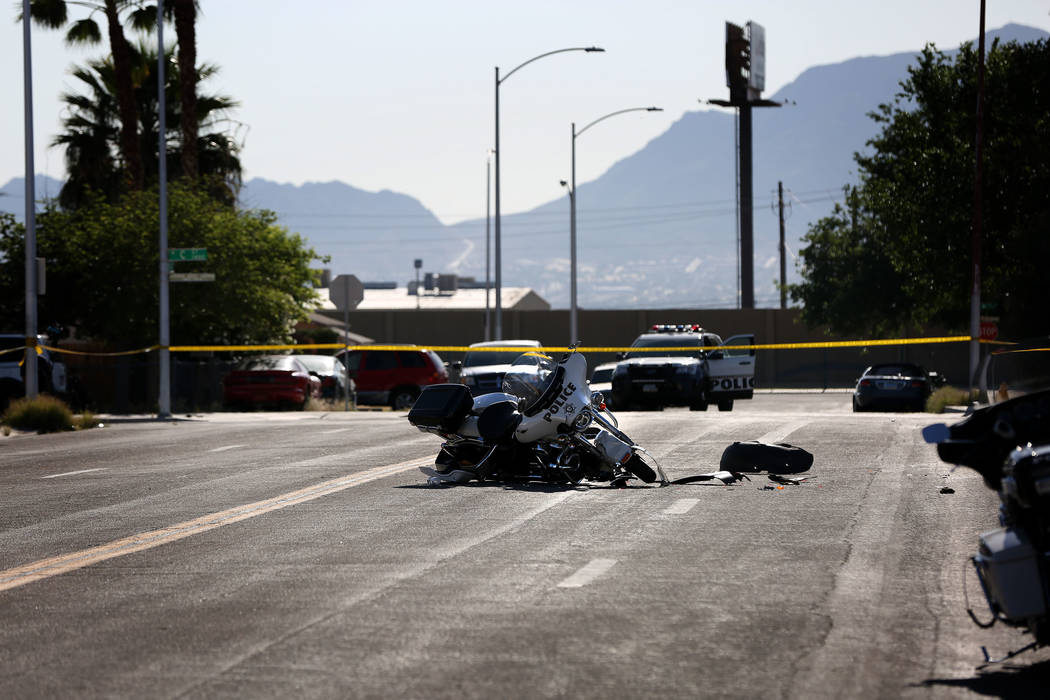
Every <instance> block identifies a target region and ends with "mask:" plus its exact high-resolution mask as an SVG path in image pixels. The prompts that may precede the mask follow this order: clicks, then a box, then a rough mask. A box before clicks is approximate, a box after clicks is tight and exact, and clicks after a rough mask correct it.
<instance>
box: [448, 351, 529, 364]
mask: <svg viewBox="0 0 1050 700" xmlns="http://www.w3.org/2000/svg"><path fill="white" fill-rule="evenodd" d="M523 352H525V348H522V349H521V350H510V351H508V350H496V351H492V352H480V351H478V350H473V351H471V352H468V353H467V355H466V357H464V358H463V366H464V367H484V366H485V365H509V364H513V362H514V360H516V359H518V358H519V357H521V354H522V353H523Z"/></svg>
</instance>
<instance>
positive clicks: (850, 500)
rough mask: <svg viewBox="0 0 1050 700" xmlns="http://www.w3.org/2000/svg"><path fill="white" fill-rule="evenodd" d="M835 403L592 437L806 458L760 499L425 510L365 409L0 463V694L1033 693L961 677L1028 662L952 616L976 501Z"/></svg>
mask: <svg viewBox="0 0 1050 700" xmlns="http://www.w3.org/2000/svg"><path fill="white" fill-rule="evenodd" d="M849 400H850V397H849V395H848V394H828V395H821V394H773V395H770V394H761V395H758V396H756V398H755V400H753V401H751V402H737V407H736V409H735V410H734V411H733V412H732V413H719V412H717V411H709V412H707V413H692V412H689V411H688V410H684V409H674V410H667V411H663V412H649V413H629V414H622V415H621V416H620V418H621V427H622V428H624V429H625V430H626V432H628V433H629V434H630V435H631V436H632V437H633V438H634V439H635V440H636V441H637V442H638V443H640V444H642V445H644V446H645V447H647V448H648V449H649V450H650V451H651V452H652V453H653V454H654V455H655V456H656V457H657V459H659V461H660V462H661V464H662V465H663V466H664V468H665V470H666V471H667V472H668V475H669V476H670V477H671V478H675V477H679V476H686V475H690V474H697V473H702V472H707V471H712V470H714V469H716V468H717V466H718V460H719V457H720V455H721V453H722V451H723V449H725V447H726V446H727V445H729V444H730V443H731V442H733V441H734V440H749V439H762V440H766V441H786V442H790V443H792V444H795V445H798V446H801V447H804V448H805V449H807V450H809V451H810V452H812V453H813V455H814V458H815V459H814V465H813V468H812V469H811V470H810V472H809V475H810V477H811V478H810V480H809V481H806V482H805V483H803V484H801V485H799V486H786V487H784V488H782V489H777V488H775V487H774V488H772V489H769V488H767V487H768V486H772V483H771V482H769V481H767V480H766V479H765V477H764V476H754V477H753V481H751V482H747V481H744V482H741V483H739V484H734V485H731V486H722V485H712V483H710V482H708V483H702V484H690V485H684V486H671V487H666V488H653V487H641V486H639V487H636V488H629V489H622V490H613V489H606V488H592V489H567V488H561V487H546V486H538V485H533V486H506V485H499V484H479V485H470V486H457V487H450V488H428V487H426V486H425V477H424V476H423V475H422V474H421V473H419V471H418V470H417V466H418V465H420V464H429V463H430V461H431V460H432V459H433V456H434V455H435V454H436V452H437V448H438V443H439V441H438V440H437V439H436V438H434V437H432V436H428V435H424V434H422V433H419V432H418V431H416V430H415V429H413V428H411V426H409V425H408V423H407V421H406V420H405V417H404V414H403V413H400V414H399V413H392V412H359V413H349V414H343V413H338V414H324V413H312V412H306V413H298V414H293V413H253V414H214V415H204V416H197V417H193V418H189V419H183V420H177V421H170V422H157V421H142V422H123V423H115V424H110V425H107V426H105V427H104V428H101V429H96V430H91V431H83V432H77V433H66V434H59V435H41V436H37V435H12V436H9V437H6V438H0V620H2V621H3V624H2V625H0V697H10V698H36V697H61V698H68V697H83V698H93V697H134V698H142V697H151V698H153V697H157V698H167V697H179V698H182V697H189V698H198V697H199V698H226V697H230V698H270V697H273V698H277V697H281V698H284V697H290V696H296V697H340V698H342V697H353V698H357V697H362V698H371V697H398V698H401V697H408V698H438V697H456V698H460V697H484V698H496V697H512V698H516V697H572V698H619V697H638V698H642V697H644V698H652V697H668V698H675V697H690V698H692V697H735V698H773V697H776V698H845V697H850V698H889V697H892V698H897V697H903V698H912V697H921V698H926V697H934V698H940V697H950V698H956V697H987V696H1000V697H1022V696H1027V695H1028V693H1030V692H1031V693H1036V692H1045V689H1046V687H1048V684H1050V653H1046V652H1042V651H1041V652H1037V653H1034V654H1033V653H1030V654H1026V655H1024V656H1021V657H1019V658H1018V659H1017V660H1016V661H1015V662H1013V663H1011V664H1009V665H997V666H992V667H990V668H988V669H986V670H984V671H977V670H975V667H976V665H977V664H978V663H979V662H980V661H981V652H980V647H981V646H982V645H986V646H987V647H988V649H989V651H990V652H992V653H993V654H994V653H999V652H1005V651H1007V650H1009V649H1012V648H1016V647H1018V646H1020V645H1022V644H1023V643H1024V642H1025V641H1026V640H1025V639H1024V638H1023V637H1022V636H1021V635H1020V634H1019V633H1018V632H1016V631H1013V630H1009V629H1006V628H1003V627H1002V626H998V627H995V628H993V629H991V630H980V629H978V628H977V627H976V626H974V625H973V624H972V623H971V622H970V620H969V618H968V617H967V616H966V613H965V608H966V604H965V601H964V576H963V572H964V564H965V562H966V559H967V557H968V556H969V555H970V554H972V553H973V552H974V551H975V548H976V538H977V534H978V533H979V532H981V531H983V530H987V529H992V528H994V527H997V521H996V500H995V495H994V494H992V493H991V492H990V491H987V490H986V489H985V488H984V487H983V486H982V483H981V481H980V478H979V477H978V476H977V475H976V474H974V473H972V472H970V471H968V470H959V471H956V472H953V473H949V471H950V470H949V468H948V467H947V465H944V464H942V463H941V462H939V461H938V460H937V457H936V454H935V451H934V450H933V448H932V447H930V446H928V445H925V444H924V443H923V442H922V440H921V436H920V434H919V430H920V429H921V427H923V426H925V425H927V424H929V423H931V422H935V421H936V418H935V417H932V416H929V415H924V414H859V415H856V414H853V413H851V412H850V406H849ZM957 417H958V416H954V418H957ZM715 483H716V484H717V482H715ZM944 486H949V487H950V488H952V489H954V493H942V492H941V490H942V487H944ZM966 581H967V586H968V588H969V595H970V602H971V604H972V605H973V606H974V607H975V609H977V610H978V611H980V612H985V610H984V608H983V607H981V605H980V604H981V603H982V601H981V600H979V598H980V593H979V591H978V590H977V588H976V585H977V584H976V581H975V580H974V579H973V578H972V576H971V577H970V578H969V579H966Z"/></svg>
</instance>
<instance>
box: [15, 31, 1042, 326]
mask: <svg viewBox="0 0 1050 700" xmlns="http://www.w3.org/2000/svg"><path fill="white" fill-rule="evenodd" d="M988 36H989V39H991V38H995V37H998V38H1000V39H1001V40H1003V41H1010V40H1015V41H1020V42H1027V41H1035V40H1039V39H1045V38H1047V37H1048V36H1050V35H1048V34H1047V33H1046V32H1043V31H1041V30H1038V29H1033V28H1031V27H1024V26H1021V25H1016V24H1010V25H1006V26H1004V27H1002V28H1001V29H999V30H996V31H992V32H989V33H988ZM941 48H942V49H947V48H949V47H941ZM917 55H918V52H911V53H900V54H894V55H890V56H867V57H861V58H854V59H851V60H848V61H844V62H841V63H836V64H830V65H823V66H815V67H812V68H809V69H807V70H806V71H804V72H803V73H801V74H800V75H799V76H798V77H797V78H796V79H795V80H794V81H792V82H791V83H789V84H787V85H785V86H784V87H782V88H781V89H779V90H778V91H777V92H776V93H775V94H773V95H769V96H768V97H769V98H770V99H772V100H774V101H777V102H781V103H783V106H782V107H779V108H763V109H755V110H754V111H753V128H752V134H753V143H754V160H753V170H754V180H753V183H754V185H753V191H754V201H755V211H754V221H755V229H754V232H755V241H754V242H755V257H754V265H755V276H754V277H755V300H756V305H758V306H760V307H761V306H776V305H778V304H779V292H778V291H777V290H776V287H775V282H774V281H775V279H776V278H777V277H778V276H779V253H778V243H779V229H778V221H777V217H776V215H775V210H774V209H773V206H772V205H774V204H775V198H776V189H777V183H778V181H779V182H783V184H784V190H785V200H786V202H785V216H786V218H787V221H786V239H787V247H788V250H789V252H791V254H792V255H793V254H794V251H797V250H798V248H799V241H800V239H801V237H802V236H803V235H804V234H805V233H806V231H807V229H808V227H809V225H810V224H811V223H812V222H814V221H816V220H817V219H819V218H820V217H823V216H826V215H827V214H828V213H829V212H830V211H831V208H832V206H833V204H834V201H835V200H836V199H841V196H842V187H843V186H844V185H846V184H854V183H856V179H857V178H856V173H855V169H854V161H853V154H854V153H855V152H857V151H863V150H864V149H865V143H866V142H867V140H868V139H870V138H871V137H872V136H874V135H875V134H876V133H877V127H876V124H875V123H874V122H873V121H872V120H871V119H870V118H869V117H868V116H867V115H868V113H869V112H871V111H873V110H875V109H876V108H877V107H878V105H879V104H881V103H885V102H889V101H890V100H892V99H893V96H894V94H895V93H896V92H897V90H898V88H899V83H900V81H901V80H903V79H904V78H905V77H906V76H907V68H908V66H909V65H911V64H913V63H914V61H915V58H916V56H917ZM734 163H735V155H734V116H733V114H732V113H731V112H729V111H726V110H721V109H719V110H716V109H701V110H698V111H694V112H688V113H686V114H684V115H683V116H682V117H681V118H680V119H679V120H678V121H676V122H675V123H674V124H672V125H671V126H670V127H669V128H668V129H667V131H665V132H664V133H662V134H660V135H659V136H658V137H656V138H654V139H653V140H652V141H650V142H649V143H648V144H646V146H645V147H644V148H642V149H641V150H639V151H637V152H636V153H633V154H631V155H630V156H627V157H626V158H623V159H622V160H620V161H618V162H617V163H615V164H614V165H613V166H612V167H610V168H609V169H608V170H607V171H606V172H605V173H603V174H602V175H601V176H600V177H598V178H597V179H595V180H593V181H591V182H586V183H578V187H577V202H578V210H577V234H578V235H577V238H578V278H579V279H578V282H579V285H578V301H579V304H580V306H581V307H586V308H632V307H648V308H660V307H664V308H671V307H679V308H683V307H684V308H717V307H733V306H736V304H737V291H736V290H737V272H736V271H737V240H736V239H737V230H736V194H735V184H734V182H735V165H734ZM37 182H38V184H37V193H38V196H43V194H45V193H48V192H49V193H50V194H52V195H54V194H57V192H58V188H59V186H60V184H61V183H58V182H56V181H54V180H45V181H43V182H42V181H41V178H40V177H38V179H37ZM3 192H4V193H6V194H10V195H11V196H10V197H0V210H7V211H14V212H16V214H17V213H18V212H19V211H20V210H21V208H22V206H23V205H22V203H21V197H22V196H23V195H22V192H21V179H16V180H12V181H11V182H10V183H8V185H7V186H5V187H4V188H3ZM241 204H242V205H243V206H247V207H256V208H265V209H271V210H273V211H275V212H277V214H278V217H279V220H280V222H281V223H282V224H283V225H285V226H287V227H288V228H289V229H290V230H292V231H296V232H299V233H301V234H302V235H303V236H304V237H305V238H306V239H307V240H308V242H309V244H310V245H312V246H313V247H314V248H315V249H316V250H317V251H318V252H319V253H321V254H325V255H330V256H331V258H332V260H331V263H330V264H329V266H330V267H331V268H332V270H333V272H335V273H336V274H340V273H353V274H356V275H357V276H358V277H360V278H361V279H363V280H369V281H373V280H374V281H379V280H398V281H400V282H402V283H403V282H405V281H407V280H409V279H414V278H415V269H414V267H413V261H414V260H415V259H417V258H421V259H423V261H424V271H428V272H429V271H432V272H446V273H447V272H454V273H458V274H460V275H468V276H474V277H476V278H477V279H479V280H483V279H484V277H485V221H484V219H480V220H473V221H465V222H461V223H459V224H455V225H452V226H445V225H443V224H442V223H441V222H440V221H439V220H438V219H437V218H436V217H435V216H434V215H433V214H432V213H431V212H430V211H428V210H427V209H426V208H425V207H424V206H423V205H422V204H421V203H420V202H419V201H418V200H416V199H414V198H412V197H410V196H407V195H405V194H398V193H395V192H390V191H382V192H366V191H364V190H360V189H357V188H354V187H351V186H350V185H346V184H343V183H340V182H328V183H306V184H303V185H291V184H279V183H276V182H272V181H269V180H263V179H258V178H256V179H252V180H249V181H248V182H246V183H245V184H244V187H243V189H242V191H241ZM19 218H21V216H20V215H19ZM501 237H502V254H503V283H504V284H505V285H506V286H528V287H532V288H533V289H535V290H536V291H537V292H538V293H539V294H540V295H541V296H542V297H544V298H545V299H547V300H548V301H549V302H550V303H551V304H552V305H553V306H554V307H556V308H565V307H567V306H568V304H569V203H568V198H567V197H560V198H558V199H557V200H555V201H552V202H548V203H546V204H543V205H541V206H539V207H536V208H535V209H533V210H531V211H528V212H524V213H520V214H512V215H505V216H504V217H503V220H502V236H501ZM788 281H789V282H793V281H797V273H796V272H795V270H794V261H793V260H792V259H790V258H789V260H788Z"/></svg>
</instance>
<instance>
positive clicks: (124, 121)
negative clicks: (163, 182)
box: [29, 0, 157, 190]
mask: <svg viewBox="0 0 1050 700" xmlns="http://www.w3.org/2000/svg"><path fill="white" fill-rule="evenodd" d="M69 5H77V6H79V7H84V8H87V10H88V16H87V17H85V18H82V19H79V20H77V21H75V22H72V23H71V24H70V25H69V29H68V30H67V32H66V42H67V43H68V44H71V45H75V44H99V43H101V42H102V32H101V30H100V29H99V26H98V23H97V22H96V21H95V15H96V14H101V15H102V16H103V17H105V20H106V34H107V37H108V40H109V51H110V54H111V55H112V57H113V72H114V84H115V86H116V92H115V94H116V98H117V109H118V113H119V115H120V154H121V157H122V160H123V163H122V165H123V172H124V175H125V182H126V184H127V186H128V188H129V189H132V190H138V189H142V187H143V185H144V182H145V179H144V174H143V169H142V154H141V147H140V144H139V139H138V129H137V126H138V123H137V116H138V115H137V112H136V109H135V96H134V90H135V81H134V79H133V77H132V60H133V59H132V49H131V45H130V44H129V43H128V40H127V37H126V36H125V34H124V24H123V20H125V19H126V20H127V21H129V22H130V23H131V26H132V27H133V28H135V29H136V30H139V31H147V30H148V29H149V28H150V27H152V26H153V25H154V24H155V23H156V15H157V8H156V6H146V5H144V4H143V3H141V2H136V1H135V0H93V1H92V0H76V1H74V0H69V2H67V1H66V0H32V2H30V5H29V14H30V15H31V16H32V18H33V20H34V21H36V22H37V24H40V25H42V26H44V27H47V28H49V29H61V28H62V27H64V26H65V25H66V23H67V21H68V20H69V8H68V6H69Z"/></svg>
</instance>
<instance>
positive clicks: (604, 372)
mask: <svg viewBox="0 0 1050 700" xmlns="http://www.w3.org/2000/svg"><path fill="white" fill-rule="evenodd" d="M612 375H613V368H612V367H606V368H605V369H596V370H594V374H592V375H591V384H602V383H606V384H607V383H609V382H611V381H612Z"/></svg>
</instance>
